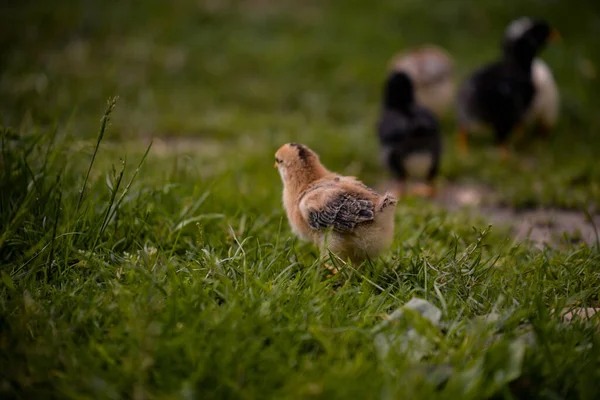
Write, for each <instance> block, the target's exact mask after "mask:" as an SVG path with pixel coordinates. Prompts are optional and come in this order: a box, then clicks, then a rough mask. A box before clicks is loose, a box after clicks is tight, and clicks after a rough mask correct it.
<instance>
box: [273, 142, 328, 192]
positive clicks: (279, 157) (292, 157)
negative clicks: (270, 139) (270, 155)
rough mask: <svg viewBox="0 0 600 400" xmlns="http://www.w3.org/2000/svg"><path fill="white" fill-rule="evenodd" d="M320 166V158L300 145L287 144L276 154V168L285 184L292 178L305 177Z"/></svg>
mask: <svg viewBox="0 0 600 400" xmlns="http://www.w3.org/2000/svg"><path fill="white" fill-rule="evenodd" d="M319 165H320V162H319V156H318V155H317V154H316V153H315V152H314V151H312V150H311V149H309V148H308V147H306V146H304V145H303V144H299V143H286V144H284V145H283V146H281V147H280V148H279V150H277V152H276V153H275V168H277V169H278V170H279V174H280V175H281V179H282V180H283V182H284V183H286V182H289V181H290V179H291V178H292V177H297V176H299V175H304V174H305V173H306V172H308V171H312V170H314V169H315V168H316V167H318V166H319Z"/></svg>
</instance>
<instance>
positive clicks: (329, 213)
mask: <svg viewBox="0 0 600 400" xmlns="http://www.w3.org/2000/svg"><path fill="white" fill-rule="evenodd" d="M275 165H276V167H277V169H278V170H279V173H280V175H281V179H282V181H283V206H284V208H285V211H286V214H287V217H288V221H289V223H290V226H291V228H292V231H293V232H294V233H295V234H296V235H297V236H298V237H300V238H301V239H303V240H305V241H310V242H312V243H314V244H315V245H316V246H318V247H319V249H320V251H321V253H322V255H327V251H328V250H329V251H331V252H332V253H333V254H335V255H337V256H338V257H340V258H341V259H342V260H344V261H347V260H350V261H352V263H353V264H360V263H361V262H362V261H363V260H365V259H366V258H370V259H372V258H375V257H377V256H378V255H379V254H381V252H383V251H384V250H386V249H387V248H388V247H389V246H390V245H391V243H392V241H393V237H394V211H395V208H396V199H395V198H394V197H393V196H392V195H390V194H385V195H380V194H379V193H377V192H376V191H374V190H373V189H371V188H369V187H367V186H366V185H364V184H363V183H362V182H360V181H359V180H357V179H356V178H354V177H347V176H341V175H338V174H336V173H334V172H331V171H329V170H328V169H327V168H325V167H324V166H323V164H321V162H320V160H319V157H318V155H317V154H316V153H315V152H313V151H312V150H311V149H309V148H308V147H306V146H304V145H301V144H297V143H288V144H285V145H283V146H282V147H281V148H279V150H277V152H276V153H275Z"/></svg>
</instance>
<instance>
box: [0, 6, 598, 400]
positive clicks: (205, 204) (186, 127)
mask: <svg viewBox="0 0 600 400" xmlns="http://www.w3.org/2000/svg"><path fill="white" fill-rule="evenodd" d="M521 15H534V16H542V17H546V18H548V20H549V21H551V22H552V23H553V24H554V25H555V26H556V27H557V28H558V30H559V31H560V32H561V35H562V37H563V41H562V43H559V44H555V45H552V46H550V47H548V48H547V49H546V50H545V51H544V53H543V58H544V59H545V60H546V61H547V62H548V64H549V65H550V66H551V67H552V69H553V72H554V74H555V77H556V80H557V82H558V84H559V87H560V90H561V102H562V112H561V118H560V122H559V124H558V126H557V128H556V129H555V130H554V132H553V133H552V136H551V137H550V139H548V140H541V139H537V138H533V137H529V138H527V139H526V140H525V141H524V142H523V143H514V152H515V153H514V157H513V159H512V160H511V161H510V162H508V163H503V162H501V160H500V158H499V157H498V155H497V152H496V151H495V150H494V148H493V147H492V146H491V139H489V138H481V139H477V140H474V141H473V144H472V149H471V150H472V151H471V153H470V155H469V156H468V157H466V158H462V157H459V156H458V154H456V153H455V151H454V146H453V142H454V130H455V122H454V118H453V116H452V115H448V116H447V117H445V118H444V119H443V120H442V125H443V128H444V144H445V150H444V158H443V165H442V170H441V175H442V177H441V180H440V185H441V187H442V189H443V188H445V187H446V188H447V187H453V186H468V185H478V186H481V187H485V188H487V189H486V190H488V191H489V192H490V193H492V194H493V195H492V196H490V198H492V200H490V201H489V204H486V206H489V207H504V208H510V209H514V210H531V209H537V208H544V209H551V210H566V209H568V210H570V211H573V212H579V213H581V214H582V215H589V216H591V215H595V214H597V213H598V212H599V210H598V208H599V206H600V164H599V163H598V162H597V154H596V152H597V151H598V149H600V135H598V132H600V114H598V112H597V109H598V105H599V104H600V76H598V75H597V74H598V73H600V71H597V69H598V68H600V11H599V10H598V7H597V5H595V4H594V3H593V2H591V1H590V2H587V1H584V0H575V1H572V2H570V3H568V5H567V3H565V2H558V1H541V0H538V1H534V0H527V1H521V2H505V3H503V4H500V3H499V2H494V1H491V0H486V1H481V2H477V3H475V2H468V1H466V0H458V1H451V2H436V1H433V0H428V1H419V2H417V1H405V2H393V1H382V2H377V3H375V2H350V1H328V2H323V4H321V2H316V1H305V2H293V1H291V0H284V1H279V2H273V1H268V0H239V1H221V2H220V1H209V0H203V1H194V2H193V1H183V0H175V1H172V2H161V1H157V0H147V1H144V2H141V1H131V2H116V1H112V2H111V1H109V2H100V1H97V0H88V1H85V2H79V3H74V2H67V1H66V0H60V1H56V2H42V1H37V2H36V1H29V2H23V1H21V2H18V1H16V0H8V1H5V2H3V3H2V4H0V52H1V53H0V129H1V132H0V134H1V143H0V146H1V149H0V150H1V153H0V273H1V281H0V294H1V295H0V397H2V398H136V399H146V398H185V399H193V398H311V397H314V398H383V399H396V398H401V399H430V398H448V399H450V398H460V399H491V398H507V399H509V398H539V399H542V398H544V399H596V398H600V386H599V385H598V379H600V335H599V330H598V327H599V325H598V316H595V317H592V318H585V317H583V318H573V319H572V320H571V321H570V322H566V321H565V318H564V317H563V314H564V313H565V312H566V311H567V310H576V311H578V310H582V309H585V308H594V307H598V306H599V301H600V300H599V299H598V293H599V291H600V272H599V271H600V269H599V266H600V252H599V248H598V243H597V241H582V240H579V239H580V238H579V237H578V236H577V235H569V234H564V235H561V234H560V232H557V235H558V236H559V237H558V238H557V239H556V240H553V241H552V242H551V243H549V244H547V245H546V246H543V247H540V246H534V245H533V244H532V243H531V242H529V241H527V240H522V239H521V238H517V237H515V236H514V235H513V232H512V230H511V229H510V228H511V222H510V221H507V223H506V224H496V223H495V221H491V219H490V218H489V216H488V215H487V214H486V213H475V214H473V213H472V212H471V211H470V210H465V209H452V210H450V209H448V208H447V207H445V205H444V203H443V202H428V201H425V200H420V199H406V200H403V201H401V202H400V203H399V205H398V209H397V213H396V237H395V241H394V243H393V245H392V248H391V249H390V250H389V251H388V252H387V253H386V254H384V255H383V256H382V257H381V258H380V259H377V260H373V261H372V262H368V263H366V264H364V265H362V266H354V267H351V268H350V267H349V268H346V269H343V271H342V272H341V273H339V274H337V275H336V276H334V277H327V271H326V270H324V269H323V268H322V267H321V266H320V265H319V263H318V261H317V258H316V257H317V252H316V250H315V249H314V248H313V247H312V246H311V245H309V244H306V243H302V242H300V241H299V240H297V239H295V238H294V237H293V236H292V233H291V231H290V229H289V227H288V225H287V220H286V219H285V215H284V212H283V209H282V206H281V189H282V186H281V182H280V178H279V176H278V174H277V172H276V171H275V170H273V168H272V165H273V155H274V152H275V150H276V149H277V148H278V147H279V146H280V145H281V144H283V143H285V142H288V141H297V142H301V143H305V144H307V145H309V146H310V147H311V148H313V149H314V150H315V151H317V152H318V153H319V154H320V156H321V159H322V160H323V162H324V163H325V164H326V165H327V166H328V167H330V168H331V169H333V170H336V171H338V172H340V173H344V174H349V175H355V176H358V177H360V178H361V179H363V180H364V181H365V182H366V183H368V184H371V185H373V186H378V185H380V184H381V182H382V181H384V178H385V177H386V172H385V171H384V170H383V169H382V167H381V166H380V165H379V161H378V158H377V149H378V143H377V140H376V135H375V131H374V129H375V123H376V121H377V117H378V111H379V100H380V94H381V85H382V82H383V79H384V77H385V72H386V68H387V65H388V62H389V59H390V58H391V56H392V55H393V54H394V53H396V52H398V51H400V50H402V49H405V48H407V47H411V46H415V45H418V44H422V43H431V42H433V43H437V44H439V45H441V46H444V47H445V48H447V49H448V50H449V51H450V52H451V53H452V54H453V56H454V57H455V59H456V64H457V65H456V69H457V75H458V76H459V78H462V77H464V76H466V74H468V73H469V71H471V70H472V69H473V68H475V67H476V66H478V65H479V64H481V63H482V62H485V61H488V60H491V59H493V58H494V56H495V55H496V54H497V52H498V44H499V41H500V37H501V35H502V32H503V29H504V27H505V25H506V24H507V23H508V22H509V21H510V20H512V19H513V18H516V17H518V16H521ZM116 96H118V99H117V98H116ZM413 298H418V299H422V302H420V303H419V301H418V300H412V301H411V299H413ZM407 304H408V305H407ZM415 304H417V306H415Z"/></svg>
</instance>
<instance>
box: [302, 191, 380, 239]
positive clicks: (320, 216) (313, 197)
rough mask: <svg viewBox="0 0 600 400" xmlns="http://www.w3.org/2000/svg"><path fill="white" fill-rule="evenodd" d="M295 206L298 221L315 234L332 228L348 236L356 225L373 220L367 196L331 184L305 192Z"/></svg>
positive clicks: (370, 204)
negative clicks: (299, 215) (299, 216)
mask: <svg viewBox="0 0 600 400" xmlns="http://www.w3.org/2000/svg"><path fill="white" fill-rule="evenodd" d="M299 206H300V213H301V214H302V217H303V218H304V219H305V221H307V222H308V225H309V226H310V227H311V228H312V229H315V230H325V229H328V228H333V230H334V231H336V232H339V233H348V232H352V231H353V230H354V228H355V227H356V225H358V224H360V223H362V222H368V221H373V219H374V218H375V205H374V204H373V201H371V200H370V199H369V196H366V195H364V194H362V193H360V192H354V191H353V192H350V191H347V190H344V189H343V188H342V187H339V186H336V185H333V184H330V185H323V186H322V185H315V186H314V187H312V188H309V189H308V190H307V191H306V192H305V193H304V195H303V196H302V198H301V200H300V204H299Z"/></svg>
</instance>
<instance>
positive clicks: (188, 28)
mask: <svg viewBox="0 0 600 400" xmlns="http://www.w3.org/2000/svg"><path fill="white" fill-rule="evenodd" d="M520 16H532V17H541V18H546V19H547V20H548V21H549V22H550V23H551V24H552V25H553V26H554V27H556V28H557V29H558V30H559V32H560V33H561V35H562V38H563V41H562V42H561V43H559V44H552V45H550V46H548V48H546V49H545V50H544V51H543V53H542V54H541V57H542V58H543V59H544V60H545V61H546V62H547V63H548V64H549V65H550V67H551V68H552V71H553V73H554V76H555V79H556V81H557V83H558V86H559V89H560V93H561V107H562V109H561V114H560V118H559V123H558V127H557V128H556V129H555V131H554V132H553V134H552V137H551V139H550V140H549V141H547V142H536V141H534V143H533V144H531V145H529V147H527V146H525V147H524V148H523V149H522V150H520V152H521V153H520V155H521V156H522V157H521V158H518V159H517V161H515V162H513V163H512V164H511V165H508V166H502V165H500V164H498V163H496V161H494V162H490V161H489V157H490V156H489V153H488V150H487V149H488V148H490V147H491V142H492V141H491V139H490V138H488V139H489V140H488V139H485V140H481V141H479V142H477V143H476V145H475V146H476V147H475V152H474V154H472V156H471V157H470V158H469V159H467V160H462V159H459V158H458V157H457V156H456V155H455V154H454V152H453V146H452V144H453V134H454V131H455V124H454V116H453V115H452V113H450V114H449V115H448V116H447V117H446V118H445V119H444V120H443V126H444V134H445V137H446V139H447V140H446V141H445V142H446V143H445V144H446V146H445V153H444V161H443V168H442V171H441V174H442V176H443V177H444V179H446V180H448V181H457V182H462V181H465V180H468V181H471V180H474V181H477V182H481V183H484V184H490V185H494V186H495V188H496V189H498V191H499V192H502V193H503V195H502V198H501V200H502V201H504V202H509V203H513V204H516V205H520V206H523V207H527V206H531V205H536V204H541V205H555V206H560V207H570V208H575V207H580V206H582V205H585V206H590V205H591V206H595V205H596V204H600V201H599V200H600V167H598V166H596V164H597V162H596V161H597V151H598V150H600V134H599V131H600V113H599V112H598V106H599V105H600V90H599V89H600V85H599V83H600V5H599V3H598V2H596V1H593V0H572V1H565V0H563V1H560V0H522V1H505V2H498V1H492V0H483V1H477V2H475V1H466V0H456V1H433V0H418V1H417V0H405V1H377V2H365V1H342V0H340V1H312V0H306V1H291V0H280V1H271V0H238V1H230V0H222V1H219V0H196V1H183V0H174V1H169V2H165V1H158V0H145V1H99V0H85V1H66V0H58V1H53V2H46V1H31V0H25V1H22V0H4V1H3V2H2V3H1V4H0V51H1V55H0V63H1V64H0V74H1V75H0V124H1V125H3V126H8V127H12V128H13V129H16V130H22V131H27V130H31V129H51V128H52V127H54V126H67V127H68V130H69V132H70V134H71V135H73V136H74V137H76V138H81V139H92V138H94V137H95V136H96V134H97V129H98V119H99V117H100V116H101V113H102V110H103V109H104V107H105V102H106V99H107V98H109V97H110V96H113V95H119V97H120V99H119V105H118V107H117V108H116V111H115V114H114V117H113V121H112V128H111V129H110V131H109V132H108V135H109V136H108V138H109V139H113V140H133V139H138V138H144V139H147V138H153V137H154V138H156V137H161V138H167V137H168V138H173V137H191V138H200V139H206V140H208V139H210V140H217V141H230V140H238V139H240V138H244V140H245V141H246V142H245V143H265V146H264V154H265V155H268V157H269V160H270V159H271V158H272V153H273V152H274V150H275V148H276V147H275V148H273V146H277V145H278V144H280V143H282V142H284V141H287V140H295V141H299V142H304V143H306V144H309V145H310V146H311V147H314V148H315V150H317V151H318V152H320V153H321V154H322V156H325V154H327V157H326V158H327V159H328V160H329V164H330V165H331V166H332V167H333V168H335V167H337V168H341V169H343V168H346V167H347V166H348V165H349V164H351V163H355V164H356V165H354V167H352V168H349V172H353V173H361V174H362V176H363V177H364V178H365V179H366V180H367V181H370V183H372V182H373V180H374V179H375V177H376V176H377V175H378V174H380V173H381V167H380V166H379V164H378V160H377V147H378V143H377V140H376V135H375V123H376V121H377V118H378V113H379V106H380V98H381V89H382V83H383V81H384V79H385V75H386V72H387V68H388V65H389V62H390V59H391V58H392V56H393V55H394V54H396V53H397V52H399V51H403V50H407V49H409V48H411V47H414V46H418V45H422V44H427V43H433V44H436V45H439V46H442V47H443V48H445V49H446V50H447V51H449V52H450V54H451V55H452V56H453V57H454V60H455V63H456V75H457V78H458V80H459V81H460V80H462V78H464V77H465V76H466V75H467V74H468V73H469V72H471V71H473V70H474V69H475V68H477V67H478V66H480V65H481V64H482V63H485V62H489V61H491V60H493V59H494V58H495V57H497V56H498V54H499V44H500V41H501V38H502V35H503V32H504V29H505V27H506V26H507V24H508V23H509V22H510V21H512V20H513V19H515V18H518V17H520ZM324 141H325V143H323V142H324ZM330 148H335V149H336V150H331V151H330V150H329V149H330ZM478 150H479V151H478ZM328 152H329V153H328ZM515 175H519V176H518V177H515ZM506 180H510V184H506V185H505V184H504V183H503V182H505V181H506ZM540 182H542V183H540Z"/></svg>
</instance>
